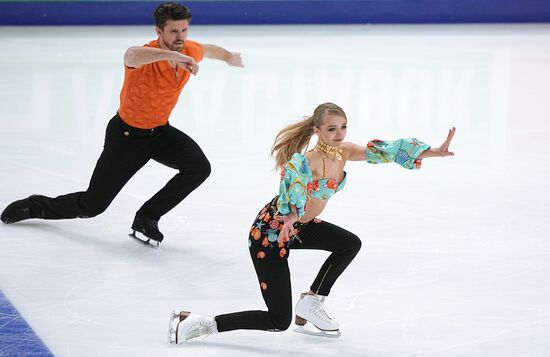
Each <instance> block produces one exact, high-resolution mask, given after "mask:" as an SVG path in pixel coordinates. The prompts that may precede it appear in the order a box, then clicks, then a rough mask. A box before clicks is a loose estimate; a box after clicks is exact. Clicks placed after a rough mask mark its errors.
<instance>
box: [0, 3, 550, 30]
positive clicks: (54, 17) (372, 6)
mask: <svg viewBox="0 0 550 357" xmlns="http://www.w3.org/2000/svg"><path fill="white" fill-rule="evenodd" d="M160 2H161V1H154V2H153V1H4V0H0V25H140V24H143V25H145V24H146V25H151V24H152V23H153V19H152V13H153V9H154V8H155V7H156V6H157V5H158V4H159V3H160ZM181 3H183V4H186V5H188V6H189V7H190V8H191V11H192V13H193V24H364V23H379V24H389V23H403V24H413V23H517V22H550V0H355V1H347V0H341V1H339V0H330V1H329V0H310V1H301V0H280V1H277V0H265V1H264V0H250V1H231V0H226V1H215V0H210V1H201V0H196V1H181Z"/></svg>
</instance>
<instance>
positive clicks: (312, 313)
mask: <svg viewBox="0 0 550 357" xmlns="http://www.w3.org/2000/svg"><path fill="white" fill-rule="evenodd" d="M324 301H325V297H324V296H320V295H308V294H305V293H302V294H300V300H299V301H298V303H297V304H296V320H295V322H296V325H298V327H297V328H295V329H294V331H295V332H299V333H304V334H306V335H313V336H321V337H331V338H335V337H340V335H341V333H340V330H339V326H338V323H337V322H335V321H332V319H331V318H330V317H329V316H328V315H327V313H326V311H325V307H324V306H323V302H324ZM307 322H311V324H313V326H315V327H316V328H317V329H318V331H311V330H308V329H306V328H305V327H304V326H305V325H306V323H307Z"/></svg>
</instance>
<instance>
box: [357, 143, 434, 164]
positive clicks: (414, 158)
mask: <svg viewBox="0 0 550 357" xmlns="http://www.w3.org/2000/svg"><path fill="white" fill-rule="evenodd" d="M429 148H430V145H427V144H425V143H423V142H422V141H420V140H417V139H414V138H412V139H399V140H394V141H384V140H378V139H374V140H371V141H369V143H368V144H367V162H368V163H370V164H381V163H386V162H396V163H398V164H399V165H401V166H403V167H404V168H406V169H410V170H415V169H419V168H420V165H421V163H422V160H421V159H418V156H420V154H422V153H423V152H424V151H426V150H428V149H429Z"/></svg>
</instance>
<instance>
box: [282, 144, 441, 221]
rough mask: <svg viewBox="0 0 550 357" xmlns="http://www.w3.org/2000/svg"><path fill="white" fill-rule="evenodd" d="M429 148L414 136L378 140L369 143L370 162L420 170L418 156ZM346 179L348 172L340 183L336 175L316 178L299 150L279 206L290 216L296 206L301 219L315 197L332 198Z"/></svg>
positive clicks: (287, 172) (286, 173)
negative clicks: (392, 163)
mask: <svg viewBox="0 0 550 357" xmlns="http://www.w3.org/2000/svg"><path fill="white" fill-rule="evenodd" d="M429 148H430V146H429V145H427V144H425V143H423V142H421V141H420V140H417V139H414V138H412V139H399V140H394V141H383V140H377V139H375V140H371V141H369V142H368V144H367V150H366V156H367V162H368V163H370V164H381V163H387V162H395V163H397V164H399V165H401V166H402V167H404V168H406V169H409V170H416V169H419V168H420V165H421V160H420V159H418V156H420V154H422V153H423V152H424V151H426V150H428V149H429ZM344 174H345V173H344ZM346 178H347V175H345V176H344V179H343V180H342V182H340V183H339V184H338V183H336V180H335V179H333V178H322V179H319V180H315V181H314V180H313V175H312V173H311V168H310V166H309V162H308V160H307V157H306V156H305V155H303V154H300V153H295V154H293V155H292V158H291V159H290V160H289V161H288V162H287V163H286V164H285V167H284V168H283V170H282V171H281V183H280V185H279V198H278V199H277V209H278V211H279V213H280V214H282V215H287V214H290V205H294V206H295V207H296V211H297V214H298V218H301V217H302V216H303V215H304V213H305V211H306V209H307V204H308V202H309V199H310V198H311V197H314V198H320V199H328V198H330V197H331V196H332V195H333V194H334V193H336V192H338V191H340V190H341V189H342V188H344V186H345V182H346ZM321 185H322V187H321Z"/></svg>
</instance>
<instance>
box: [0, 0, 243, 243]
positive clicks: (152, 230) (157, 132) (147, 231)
mask: <svg viewBox="0 0 550 357" xmlns="http://www.w3.org/2000/svg"><path fill="white" fill-rule="evenodd" d="M154 17H155V22H156V28H155V30H156V33H157V35H158V39H157V40H154V41H151V42H149V43H148V44H146V45H145V46H143V47H130V48H129V49H128V50H127V51H126V53H125V54H124V65H125V74H124V84H123V86H122V90H121V93H120V108H119V110H118V112H117V114H116V115H115V116H114V117H113V118H112V119H111V120H110V122H109V124H108V125H107V130H106V135H105V144H104V148H103V152H102V153H101V156H100V157H99V160H98V161H97V164H96V167H95V169H94V172H93V174H92V177H91V179H90V184H89V187H88V189H87V190H86V191H84V192H74V193H70V194H66V195H62V196H58V197H55V198H50V197H46V196H42V195H32V196H30V197H28V198H25V199H22V200H18V201H15V202H13V203H12V204H10V205H9V206H8V207H7V208H6V209H5V210H4V212H2V215H1V217H0V218H1V220H2V222H4V223H6V224H10V223H15V222H18V221H22V220H25V219H29V218H42V219H67V218H76V217H80V218H87V217H94V216H96V215H98V214H100V213H102V212H103V211H105V209H106V208H107V207H108V206H109V204H110V203H111V202H112V200H113V199H114V197H115V196H116V195H117V194H118V192H120V190H121V189H122V187H123V186H124V185H125V184H126V182H128V180H129V179H130V178H131V177H132V176H133V175H134V174H135V173H136V172H137V171H138V170H139V169H141V168H142V167H143V166H144V165H145V164H146V163H147V162H148V161H149V160H150V159H153V160H155V161H157V162H159V163H161V164H164V165H166V166H168V167H171V168H174V169H176V170H178V171H179V172H178V173H177V174H176V175H175V176H174V177H173V178H172V179H171V180H170V181H168V183H167V184H166V185H165V186H164V187H163V188H162V189H161V190H160V191H159V192H157V193H156V194H155V195H154V196H153V197H152V198H151V199H149V200H148V201H147V202H145V204H143V206H142V207H141V208H140V209H139V210H138V211H137V213H136V215H135V218H134V221H133V223H132V229H133V231H134V232H133V233H132V234H131V236H132V237H134V238H137V239H139V240H140V241H141V242H143V243H145V244H148V245H150V246H153V247H158V245H159V244H160V242H161V241H162V240H163V238H164V236H163V234H162V233H161V232H160V231H159V229H158V221H159V220H160V218H161V217H162V216H163V215H164V214H166V213H167V212H168V211H170V210H171V209H172V208H174V207H175V206H176V205H177V204H178V203H180V202H181V201H182V200H183V199H184V198H185V197H186V196H187V195H188V194H189V193H191V192H192V191H193V190H194V189H195V188H197V187H198V186H199V185H200V184H201V183H202V182H204V180H206V178H207V177H208V176H209V175H210V163H209V162H208V159H207V158H206V157H205V155H204V153H203V152H202V150H201V148H200V147H199V146H198V145H197V144H196V143H195V142H194V141H193V139H191V138H190V137H189V136H187V135H186V134H184V133H183V132H181V131H179V130H178V129H176V128H174V127H173V126H171V125H170V124H169V123H168V118H169V116H170V113H171V112H172V109H174V107H175V105H176V103H177V100H178V97H179V95H180V93H181V91H182V89H183V87H184V86H185V84H186V83H187V81H188V79H189V77H190V74H193V75H196V74H197V71H198V68H199V66H198V64H197V62H199V61H200V60H202V58H203V57H206V58H211V59H217V60H222V61H225V62H226V63H227V64H228V65H230V66H235V67H243V63H242V60H241V55H240V53H236V52H229V51H227V50H225V49H223V48H221V47H218V46H215V45H206V44H204V45H203V44H199V43H197V42H194V41H190V40H187V35H188V32H189V22H190V21H191V12H190V11H189V9H188V8H187V7H185V6H183V5H179V4H175V3H170V2H168V3H163V4H161V5H159V6H158V7H157V8H156V10H155V13H154ZM136 232H139V233H141V234H143V235H144V236H145V237H144V238H143V237H141V236H136Z"/></svg>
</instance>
